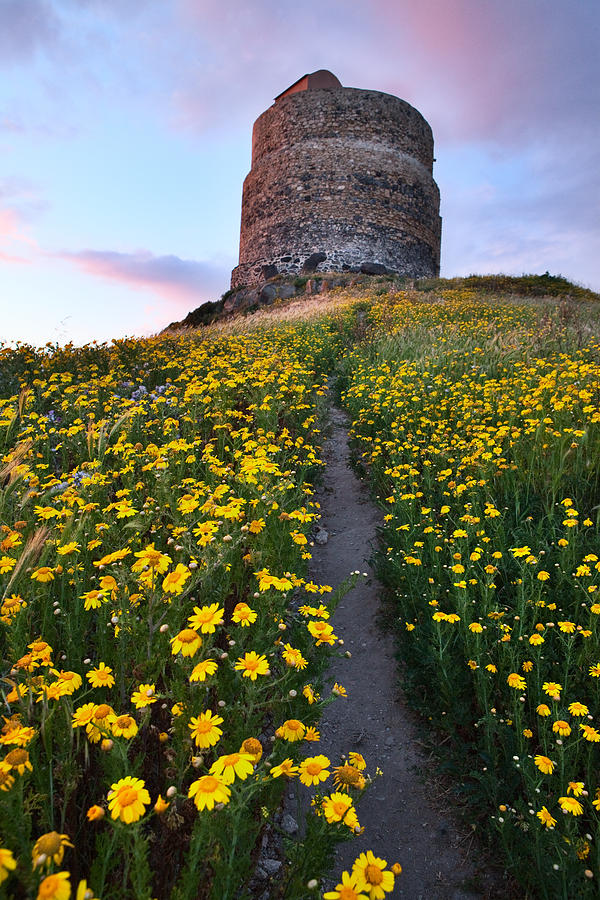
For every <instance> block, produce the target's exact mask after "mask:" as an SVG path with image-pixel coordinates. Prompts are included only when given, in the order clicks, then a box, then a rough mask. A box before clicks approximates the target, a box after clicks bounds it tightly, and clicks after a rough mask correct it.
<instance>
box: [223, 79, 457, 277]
mask: <svg viewBox="0 0 600 900" xmlns="http://www.w3.org/2000/svg"><path fill="white" fill-rule="evenodd" d="M432 167H433V136H432V132H431V128H430V127H429V125H428V124H427V122H426V121H425V119H424V118H423V116H422V115H421V114H420V113H419V112H418V111H417V110H416V109H414V108H413V107H412V106H410V104H408V103H406V102H405V101H403V100H400V99H398V98H397V97H393V96H391V95H390V94H382V93H380V92H378V91H365V90H359V89H356V88H344V87H339V88H334V89H327V90H314V89H313V90H299V91H296V92H294V93H288V94H285V95H283V96H281V97H280V99H278V100H277V101H276V102H275V103H274V104H273V106H271V107H270V108H269V109H267V110H266V112H264V113H263V114H262V115H261V116H259V118H258V119H257V120H256V122H255V123H254V129H253V135H252V166H251V170H250V172H249V174H248V176H247V177H246V179H245V181H244V188H243V197H242V224H241V233H240V259H239V265H238V266H237V268H235V269H234V270H233V273H232V279H231V286H232V287H234V288H235V287H239V286H241V285H251V284H255V283H258V282H260V281H261V280H263V281H264V279H265V277H271V276H273V275H275V274H277V273H285V274H294V273H300V272H301V271H302V270H303V268H305V269H307V268H308V269H309V270H311V271H314V270H315V269H316V270H320V271H326V270H349V269H350V270H354V269H356V270H359V269H360V268H361V266H364V265H365V264H371V265H372V264H378V265H380V266H385V267H386V269H388V270H390V271H392V272H398V273H400V274H406V275H410V276H412V277H419V276H425V275H437V274H438V273H439V259H440V237H441V219H440V217H439V191H438V188H437V185H436V183H435V181H434V180H433V177H432Z"/></svg>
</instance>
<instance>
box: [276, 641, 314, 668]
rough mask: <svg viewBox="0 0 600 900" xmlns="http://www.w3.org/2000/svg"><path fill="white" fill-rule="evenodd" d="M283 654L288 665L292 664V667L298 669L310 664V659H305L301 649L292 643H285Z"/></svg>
mask: <svg viewBox="0 0 600 900" xmlns="http://www.w3.org/2000/svg"><path fill="white" fill-rule="evenodd" d="M281 655H282V656H283V658H284V660H285V662H286V665H288V666H290V668H295V669H297V670H298V671H301V670H302V669H305V668H306V667H307V665H308V660H306V659H304V657H303V656H302V653H301V652H300V650H296V649H295V647H292V645H291V644H285V646H284V649H283V653H282V654H281Z"/></svg>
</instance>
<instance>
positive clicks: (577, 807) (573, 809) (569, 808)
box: [558, 797, 583, 816]
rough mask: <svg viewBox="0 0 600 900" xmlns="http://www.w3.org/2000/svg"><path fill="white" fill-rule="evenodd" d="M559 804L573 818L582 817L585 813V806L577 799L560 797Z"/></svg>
mask: <svg viewBox="0 0 600 900" xmlns="http://www.w3.org/2000/svg"><path fill="white" fill-rule="evenodd" d="M558 804H559V806H560V808H561V809H562V811H563V812H565V813H571V815H572V816H580V815H581V814H582V813H583V806H582V805H581V803H580V802H579V800H576V799H575V797H559V798H558Z"/></svg>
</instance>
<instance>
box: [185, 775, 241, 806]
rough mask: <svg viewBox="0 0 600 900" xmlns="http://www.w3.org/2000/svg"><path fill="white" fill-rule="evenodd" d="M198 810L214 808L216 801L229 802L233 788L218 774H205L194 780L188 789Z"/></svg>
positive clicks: (189, 795)
mask: <svg viewBox="0 0 600 900" xmlns="http://www.w3.org/2000/svg"><path fill="white" fill-rule="evenodd" d="M188 797H191V798H193V800H194V803H195V804H196V807H197V809H198V810H203V809H213V807H214V805H215V803H229V799H230V797H231V790H230V789H229V788H228V787H227V785H226V784H225V781H224V780H223V779H222V778H219V777H218V776H217V775H203V776H202V778H199V779H198V780H197V781H193V782H192V783H191V785H190V789H189V791H188Z"/></svg>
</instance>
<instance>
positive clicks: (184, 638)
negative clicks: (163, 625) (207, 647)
mask: <svg viewBox="0 0 600 900" xmlns="http://www.w3.org/2000/svg"><path fill="white" fill-rule="evenodd" d="M201 646H202V638H201V637H200V635H199V634H198V632H197V631H195V630H194V629H193V628H184V629H183V631H180V632H179V634H176V635H175V637H173V638H171V653H172V654H173V655H174V656H176V655H177V654H178V653H179V652H180V651H181V655H182V656H194V655H195V654H196V652H197V651H198V650H199V649H200V647H201Z"/></svg>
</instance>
